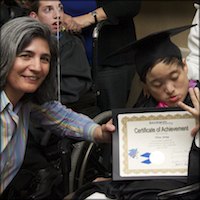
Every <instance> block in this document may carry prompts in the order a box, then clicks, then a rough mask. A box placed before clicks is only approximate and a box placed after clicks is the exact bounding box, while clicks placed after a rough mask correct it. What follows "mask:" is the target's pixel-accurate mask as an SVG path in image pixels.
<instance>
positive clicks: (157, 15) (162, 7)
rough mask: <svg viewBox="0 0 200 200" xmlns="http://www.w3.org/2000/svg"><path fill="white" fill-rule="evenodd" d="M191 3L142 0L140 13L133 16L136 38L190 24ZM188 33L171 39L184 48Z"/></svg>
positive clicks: (170, 0)
mask: <svg viewBox="0 0 200 200" xmlns="http://www.w3.org/2000/svg"><path fill="white" fill-rule="evenodd" d="M193 4H194V1H192V0H182V1H181V0H178V1H176V0H157V1H156V0H155V1H152V0H143V1H142V7H141V10H140V13H139V14H138V16H136V17H135V25H136V33H137V37H138V39H139V38H141V37H144V36H146V35H148V34H149V33H153V32H157V31H161V30H165V29H168V28H175V27H178V26H184V25H188V24H191V23H192V19H193V16H194V13H195V8H194V6H193ZM188 33H189V31H185V32H183V33H180V34H178V35H177V36H173V37H172V41H174V42H175V43H176V44H177V45H178V46H180V47H183V48H186V47H187V36H188Z"/></svg>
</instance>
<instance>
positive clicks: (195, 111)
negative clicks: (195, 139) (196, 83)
mask: <svg viewBox="0 0 200 200" xmlns="http://www.w3.org/2000/svg"><path fill="white" fill-rule="evenodd" d="M189 94H190V97H191V100H192V103H193V105H194V108H193V107H190V106H188V105H186V104H185V103H183V102H178V106H180V107H181V108H182V109H184V110H186V111H188V112H190V113H191V114H192V115H193V116H194V117H195V119H196V127H194V128H193V129H192V135H193V136H195V135H196V134H197V133H198V131H199V128H200V122H199V120H200V111H199V109H200V108H199V104H200V100H199V88H197V87H195V88H189Z"/></svg>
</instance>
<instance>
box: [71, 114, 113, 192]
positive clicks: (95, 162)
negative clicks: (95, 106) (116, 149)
mask: <svg viewBox="0 0 200 200" xmlns="http://www.w3.org/2000/svg"><path fill="white" fill-rule="evenodd" d="M111 117H112V112H111V111H106V112H103V113H101V114H99V115H97V116H96V117H95V118H94V121H95V122H97V123H99V124H103V123H106V122H107V121H108V120H109V119H110V118H111ZM111 149H112V147H111V144H95V143H90V142H85V141H82V142H78V143H75V144H74V148H73V151H72V157H71V172H70V181H69V182H70V185H69V191H70V192H73V191H75V190H77V189H78V188H79V187H80V186H82V185H83V184H85V183H87V182H91V181H93V180H94V179H95V178H97V177H110V176H111V167H112V163H111V160H112V159H111Z"/></svg>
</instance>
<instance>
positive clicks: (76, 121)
mask: <svg viewBox="0 0 200 200" xmlns="http://www.w3.org/2000/svg"><path fill="white" fill-rule="evenodd" d="M0 95H1V101H0V127H1V129H0V132H1V141H0V194H1V193H2V192H3V191H4V190H5V188H6V187H7V186H8V184H9V183H10V182H11V181H12V179H13V178H14V176H15V175H16V174H17V172H18V170H19V168H20V167H21V164H22V162H23V159H24V154H25V148H26V143H27V137H28V127H29V119H30V120H31V122H33V123H34V124H37V125H40V126H42V127H43V128H45V129H48V130H51V131H53V132H54V133H56V134H59V135H61V136H70V137H75V138H81V139H86V140H90V141H93V137H92V134H93V131H94V129H95V128H96V127H97V126H98V125H97V124H96V123H94V122H93V120H91V119H90V118H88V117H87V116H85V115H82V114H78V113H75V112H73V111H72V110H71V109H67V108H66V107H65V106H63V105H62V104H61V103H60V102H58V101H52V102H47V103H45V104H43V105H42V106H38V105H35V104H32V103H30V102H28V103H24V104H22V103H20V102H19V103H18V104H17V105H16V106H15V107H13V105H12V103H11V102H10V101H9V99H8V97H7V96H6V94H5V92H4V91H1V93H0Z"/></svg>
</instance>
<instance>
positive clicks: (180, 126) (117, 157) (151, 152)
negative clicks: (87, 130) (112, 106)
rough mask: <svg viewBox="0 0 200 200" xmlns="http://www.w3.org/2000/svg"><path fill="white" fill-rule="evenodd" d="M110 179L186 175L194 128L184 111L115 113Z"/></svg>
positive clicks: (123, 111)
mask: <svg viewBox="0 0 200 200" xmlns="http://www.w3.org/2000/svg"><path fill="white" fill-rule="evenodd" d="M113 116H114V124H115V125H116V127H117V128H116V129H117V130H116V133H114V134H113V179H114V180H121V179H126V180H129V179H145V178H150V177H151V178H158V177H160V178H169V177H170V178H173V177H174V178H177V177H185V176H187V173H188V157H189V151H190V148H191V145H192V141H193V137H192V136H191V130H192V128H194V127H195V124H196V122H195V119H194V117H193V116H192V115H191V114H190V113H189V112H187V111H182V110H177V109H176V110H174V109H173V110H172V109H166V108H164V109H157V108H156V109H155V108H154V109H149V110H147V109H143V110H141V109H137V110H134V109H133V110H132V111H130V110H129V111H127V110H114V111H113Z"/></svg>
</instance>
